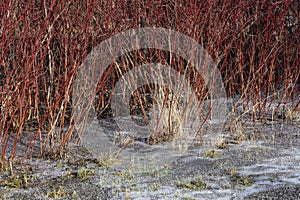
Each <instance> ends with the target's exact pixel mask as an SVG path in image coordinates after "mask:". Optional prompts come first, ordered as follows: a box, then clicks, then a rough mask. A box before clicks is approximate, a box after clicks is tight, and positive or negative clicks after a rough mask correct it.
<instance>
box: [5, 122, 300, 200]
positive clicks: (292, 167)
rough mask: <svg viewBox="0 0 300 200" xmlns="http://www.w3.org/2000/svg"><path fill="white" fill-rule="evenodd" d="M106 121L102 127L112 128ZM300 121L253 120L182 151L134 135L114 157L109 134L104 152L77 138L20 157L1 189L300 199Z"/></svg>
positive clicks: (15, 195) (45, 194)
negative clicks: (215, 142) (58, 148)
mask: <svg viewBox="0 0 300 200" xmlns="http://www.w3.org/2000/svg"><path fill="white" fill-rule="evenodd" d="M103 123H104V124H102V128H101V130H102V133H103V132H105V134H107V133H108V132H109V131H113V129H111V127H108V125H109V124H110V123H109V122H103ZM105 123H107V124H106V126H105ZM299 126H300V122H299V120H294V121H287V122H284V121H283V120H276V121H273V122H271V121H265V122H264V123H263V122H257V123H256V125H255V126H254V125H253V124H251V123H249V124H246V125H245V126H244V130H243V135H244V137H243V138H239V137H237V136H236V135H234V134H231V133H229V132H228V131H226V130H225V131H224V132H223V134H224V138H225V144H223V145H220V146H219V148H216V149H215V150H213V151H212V149H207V148H202V147H201V146H199V145H196V144H195V145H191V146H190V148H189V150H188V151H186V152H178V151H172V150H170V148H168V146H166V145H167V144H164V145H157V146H155V147H154V146H150V147H149V146H145V145H144V144H140V143H136V145H135V148H134V150H133V151H131V150H132V147H129V146H128V147H127V150H126V149H125V150H123V151H121V153H120V154H119V156H117V157H115V158H113V157H109V151H114V150H118V149H117V148H116V149H113V148H111V145H107V144H108V143H109V141H108V140H101V142H102V144H101V145H96V146H98V149H96V150H95V151H98V152H102V154H98V155H97V156H96V154H95V153H94V154H92V153H93V152H92V153H91V152H90V151H87V150H86V148H85V147H87V148H88V149H91V147H92V145H95V144H97V141H94V143H92V142H93V141H92V140H91V141H86V142H85V144H84V145H85V147H82V146H77V145H75V144H71V145H70V147H69V148H68V149H67V150H65V153H63V154H62V156H61V159H60V160H58V159H55V160H53V159H45V158H44V159H41V158H34V159H33V160H25V162H24V165H23V166H22V167H21V166H18V165H16V169H15V171H14V173H13V174H11V173H10V172H9V171H4V172H1V173H0V197H1V198H3V199H5V198H6V199H49V198H61V199H226V200H227V199H276V198H277V199H293V200H294V199H300V193H299V190H300V143H299V142H300V128H299ZM103 127H104V128H103ZM89 128H90V129H92V128H93V127H89ZM99 134H101V133H99ZM89 142H91V143H89ZM98 142H99V141H98ZM101 142H99V144H100V143H101ZM94 147H95V146H94ZM130 148H131V150H130ZM103 152H104V153H103Z"/></svg>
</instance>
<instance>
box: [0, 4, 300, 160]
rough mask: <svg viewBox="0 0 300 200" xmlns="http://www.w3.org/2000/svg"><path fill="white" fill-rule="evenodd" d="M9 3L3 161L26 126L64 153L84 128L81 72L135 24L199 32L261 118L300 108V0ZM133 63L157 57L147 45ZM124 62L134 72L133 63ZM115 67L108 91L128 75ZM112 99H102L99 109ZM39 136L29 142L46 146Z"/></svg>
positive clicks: (1, 50) (1, 26)
mask: <svg viewBox="0 0 300 200" xmlns="http://www.w3.org/2000/svg"><path fill="white" fill-rule="evenodd" d="M0 8H1V10H0V18H1V22H0V106H1V107H0V111H1V118H0V128H1V133H0V134H1V142H0V149H1V154H2V163H5V161H6V159H7V158H11V159H12V160H13V158H14V157H15V155H16V153H17V152H16V145H17V142H18V140H19V138H20V137H22V133H23V132H26V131H31V132H32V131H33V132H35V134H34V136H35V138H38V137H39V134H41V133H42V134H46V135H47V140H46V141H45V142H43V143H41V144H40V145H41V147H43V152H48V151H50V150H54V151H56V152H58V151H59V150H60V149H61V147H62V145H64V144H65V143H66V142H67V140H68V137H70V135H71V132H72V131H74V123H72V122H74V121H76V119H72V113H71V109H70V107H71V106H70V105H71V104H72V99H71V94H72V83H73V81H74V79H75V77H76V72H77V71H78V68H79V67H80V65H81V63H82V62H83V61H84V59H85V57H86V56H87V55H88V54H89V52H90V51H91V50H92V49H93V48H94V47H96V46H97V45H98V44H99V43H101V42H102V41H104V40H105V39H107V38H109V37H111V36H113V35H115V34H117V33H120V32H121V31H125V30H129V29H133V28H140V27H163V28H167V29H173V30H176V31H179V32H180V33H183V34H185V35H187V36H189V37H191V38H193V39H194V40H195V41H197V42H198V43H199V44H201V45H202V46H203V47H204V48H205V49H206V50H207V51H208V52H209V54H210V55H211V57H212V58H213V60H214V62H215V63H216V64H217V67H218V68H219V70H220V72H221V74H222V78H223V82H224V84H225V88H226V91H227V94H228V96H229V97H233V96H236V95H240V96H241V97H242V98H244V99H245V102H250V101H251V102H254V104H256V105H257V107H256V110H257V111H258V113H259V115H261V116H263V115H264V111H265V110H266V109H267V108H268V105H269V104H267V102H268V101H269V102H270V101H271V102H275V101H277V102H280V103H282V102H288V101H294V103H295V104H294V105H297V103H298V104H299V95H298V96H295V91H296V85H297V83H298V84H299V74H300V67H299V39H300V34H299V10H300V9H299V2H298V1H296V0H295V1H272V0H265V1H255V0H249V1H229V0H220V1H183V0H178V1H173V0H142V1H127V0H111V1H100V0H98V1H97V0H90V1H78V0H75V1H59V0H52V1H50V0H29V1H25V0H12V1H3V0H2V1H1V2H0ZM151 52H152V53H154V54H158V56H157V57H156V61H157V59H158V60H159V59H161V60H162V61H168V60H167V58H166V57H164V56H165V55H166V52H162V51H155V50H151ZM167 55H168V53H167ZM143 56H144V57H143ZM127 58H128V56H127ZM130 59H131V60H134V61H135V62H136V63H147V62H151V61H152V60H151V59H150V60H149V58H147V56H145V55H141V52H139V51H136V52H133V54H132V55H131V56H130ZM174 59H175V61H176V59H177V61H176V62H173V64H171V66H174V67H175V68H177V69H179V70H180V69H181V68H184V67H185V65H186V63H185V62H183V61H182V59H181V58H174ZM137 60H139V61H137ZM121 61H122V58H119V62H121ZM168 62H172V61H168ZM174 63H176V65H174ZM123 64H124V65H123V68H122V69H124V70H125V71H126V69H127V70H128V69H129V68H131V67H133V66H128V65H129V62H123ZM115 67H116V65H115V64H114V63H112V65H111V67H110V69H109V70H107V74H106V75H104V76H103V77H102V81H100V83H99V88H102V89H103V88H107V87H108V86H109V84H105V82H107V81H108V80H110V81H111V82H112V85H113V82H114V81H115V80H117V78H118V77H117V78H116V77H111V76H110V75H112V76H120V75H122V74H117V73H115V72H114V70H115V69H116V68H115ZM197 81H200V79H199V80H198V79H195V80H194V82H197ZM202 83H203V82H201V84H202ZM194 84H195V85H197V83H194ZM275 93H276V95H274V94H275ZM102 94H103V95H104V93H102ZM105 95H106V96H105V98H107V97H109V94H108V95H107V94H105ZM267 96H269V97H270V98H265V97H267ZM100 99H101V98H100ZM297 101H298V102H297ZM108 102H109V101H107V100H106V101H100V104H99V105H98V107H99V109H100V110H101V109H102V108H104V107H105V106H106V105H105V104H107V103H108ZM277 105H278V104H277ZM296 108H297V106H295V107H294V109H296ZM66 126H68V127H69V129H68V130H69V131H68V132H67V133H65V132H61V131H58V132H59V133H61V134H59V135H58V136H57V138H58V139H57V141H56V142H58V144H61V145H59V146H58V147H57V146H55V149H51V148H54V146H49V145H48V143H49V140H50V136H51V134H53V132H54V129H55V128H56V129H57V128H58V129H62V128H63V127H66ZM9 140H13V141H14V148H13V149H14V151H12V152H9V151H7V148H8V147H7V145H8V141H9ZM31 140H32V142H29V145H31V146H32V145H38V144H36V143H34V142H33V141H34V140H35V139H34V138H31ZM29 151H30V148H28V149H27V150H26V152H22V153H24V155H26V154H28V152H29Z"/></svg>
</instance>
